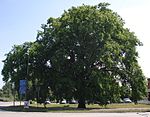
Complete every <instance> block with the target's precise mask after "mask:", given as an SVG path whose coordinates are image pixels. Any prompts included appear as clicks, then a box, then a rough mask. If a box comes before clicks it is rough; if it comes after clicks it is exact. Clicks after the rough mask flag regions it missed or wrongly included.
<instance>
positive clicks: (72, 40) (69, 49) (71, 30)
mask: <svg viewBox="0 0 150 117" xmlns="http://www.w3.org/2000/svg"><path fill="white" fill-rule="evenodd" d="M108 5H109V4H108V3H100V4H99V5H96V6H89V5H82V6H79V7H72V8H70V9H69V10H68V11H64V13H63V14H62V16H61V17H59V18H52V17H51V18H49V19H48V21H47V24H43V25H42V29H43V30H42V31H39V32H38V34H37V40H36V41H35V42H33V43H24V44H23V45H21V46H14V47H13V49H12V50H11V51H10V52H9V53H8V54H7V55H6V59H5V60H4V68H3V70H2V75H3V76H4V78H3V80H4V81H6V82H7V81H9V80H11V81H12V82H15V84H16V85H17V83H18V80H19V79H24V77H26V78H27V79H28V81H29V82H30V83H29V84H30V86H29V87H30V89H34V88H36V87H40V89H41V92H40V95H41V97H42V98H43V99H44V100H45V98H46V97H47V96H48V95H49V94H50V92H49V91H51V94H52V95H53V96H54V97H55V98H56V99H58V100H61V99H67V100H71V99H77V100H78V102H79V105H78V108H85V103H86V101H88V102H95V101H96V102H98V103H99V104H101V105H106V104H107V103H108V101H110V102H117V101H118V100H120V98H121V97H125V96H130V97H131V98H132V100H134V101H135V102H136V101H137V100H138V99H141V98H142V97H143V96H145V94H146V93H145V92H146V87H145V77H144V75H143V73H142V70H141V68H140V66H139V65H138V61H137V58H138V52H137V51H136V47H137V46H140V45H141V42H140V41H139V40H138V39H137V37H136V36H135V34H134V33H133V32H130V30H129V29H128V28H125V27H124V21H123V19H122V18H121V17H120V16H119V15H118V14H117V13H116V12H113V11H112V10H111V9H109V8H108V7H107V6H108ZM26 69H27V70H26ZM31 87H32V88H31ZM123 92H124V93H123ZM125 94H127V95H125Z"/></svg>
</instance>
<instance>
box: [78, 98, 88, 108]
mask: <svg viewBox="0 0 150 117" xmlns="http://www.w3.org/2000/svg"><path fill="white" fill-rule="evenodd" d="M78 103H79V104H78V108H80V109H85V108H86V105H85V99H84V98H83V97H81V98H80V99H79V101H78Z"/></svg>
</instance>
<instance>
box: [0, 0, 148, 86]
mask: <svg viewBox="0 0 150 117" xmlns="http://www.w3.org/2000/svg"><path fill="white" fill-rule="evenodd" d="M100 2H109V3H110V4H111V6H110V8H111V9H112V10H114V11H115V12H117V13H118V14H119V15H121V17H122V18H123V19H124V20H125V22H126V25H125V26H126V27H128V28H130V29H131V31H134V32H135V34H136V35H137V36H138V38H139V39H140V40H141V41H142V42H143V43H144V46H143V47H140V48H138V51H139V56H140V58H139V63H140V65H141V67H142V69H143V72H144V74H145V76H146V77H150V73H149V66H150V62H149V60H150V56H149V55H148V51H149V50H150V47H149V46H148V44H149V42H150V41H149V40H150V39H149V38H150V35H149V32H148V31H149V27H150V22H149V21H150V14H149V13H148V12H149V11H150V8H149V6H150V0H0V71H1V69H2V67H3V63H2V60H4V59H5V56H4V54H6V53H8V52H9V51H10V50H11V48H12V46H13V45H14V44H16V45H17V44H22V43H24V42H26V41H35V38H36V34H37V30H40V26H41V24H43V23H46V21H47V19H48V18H49V17H59V16H61V14H62V13H63V11H64V10H67V9H68V8H70V7H71V6H79V5H82V4H83V3H84V4H88V5H96V4H98V3H100ZM2 85H3V81H2V76H1V75H0V88H1V87H2Z"/></svg>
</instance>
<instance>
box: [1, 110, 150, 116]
mask: <svg viewBox="0 0 150 117" xmlns="http://www.w3.org/2000/svg"><path fill="white" fill-rule="evenodd" d="M0 116H1V117H150V113H41V112H6V111H5V112H0Z"/></svg>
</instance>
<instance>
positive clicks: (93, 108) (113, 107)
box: [1, 103, 150, 113]
mask: <svg viewBox="0 0 150 117" xmlns="http://www.w3.org/2000/svg"><path fill="white" fill-rule="evenodd" d="M86 106H87V108H86V109H77V104H48V105H47V108H44V106H43V105H38V107H37V105H35V104H32V105H30V107H29V108H28V109H25V108H24V107H23V106H9V107H2V108H1V109H3V110H6V111H17V112H64V113H65V112H67V113H68V112H73V113H75V112H77V113H78V112H80V113H82V112H91V113H92V112H105V113H106V112H117V113H121V112H150V105H148V104H137V105H135V104H132V103H131V104H109V105H107V107H106V108H105V107H103V106H99V105H97V104H93V105H86Z"/></svg>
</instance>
